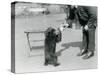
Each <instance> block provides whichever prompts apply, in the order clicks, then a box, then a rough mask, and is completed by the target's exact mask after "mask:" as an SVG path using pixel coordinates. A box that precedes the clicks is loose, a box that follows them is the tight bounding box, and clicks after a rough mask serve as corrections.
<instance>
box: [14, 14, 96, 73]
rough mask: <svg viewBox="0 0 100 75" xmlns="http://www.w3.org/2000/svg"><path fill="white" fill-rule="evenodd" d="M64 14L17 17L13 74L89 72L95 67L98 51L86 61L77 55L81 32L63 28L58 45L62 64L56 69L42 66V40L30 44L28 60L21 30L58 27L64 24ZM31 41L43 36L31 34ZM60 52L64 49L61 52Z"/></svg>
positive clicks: (25, 41)
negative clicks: (82, 70)
mask: <svg viewBox="0 0 100 75" xmlns="http://www.w3.org/2000/svg"><path fill="white" fill-rule="evenodd" d="M64 18H65V14H56V15H47V16H34V17H30V18H29V17H24V18H16V22H15V27H16V29H15V33H16V35H15V44H16V47H15V50H16V54H15V55H16V65H15V66H16V72H17V73H24V72H43V71H59V70H76V69H90V68H92V69H93V68H96V67H97V53H96V52H97V51H95V56H94V57H92V58H91V59H88V60H83V59H82V57H78V56H76V55H77V53H78V52H79V51H80V47H81V41H82V31H81V30H74V29H66V30H65V31H64V32H63V38H62V42H61V43H59V44H57V52H58V55H59V57H58V61H59V63H60V64H61V65H60V66H58V67H54V66H52V65H49V66H44V65H43V64H44V54H43V52H44V41H40V42H37V43H36V42H35V43H31V45H32V46H33V51H32V53H31V57H28V50H29V47H28V44H27V39H26V35H25V33H24V31H26V30H34V29H45V28H47V27H49V26H53V27H55V28H56V27H58V25H59V24H61V23H62V22H64ZM30 37H31V40H32V39H44V36H43V34H37V35H34V34H32V35H30ZM62 49H63V50H62Z"/></svg>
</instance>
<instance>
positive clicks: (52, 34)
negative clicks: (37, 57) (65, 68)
mask: <svg viewBox="0 0 100 75" xmlns="http://www.w3.org/2000/svg"><path fill="white" fill-rule="evenodd" d="M60 41H61V31H60V29H59V28H58V29H57V30H56V29H54V28H52V27H49V28H48V29H47V30H46V31H45V52H44V53H45V63H44V65H45V66H46V65H48V64H51V65H54V66H58V65H60V64H59V63H58V62H57V56H56V43H58V42H60Z"/></svg>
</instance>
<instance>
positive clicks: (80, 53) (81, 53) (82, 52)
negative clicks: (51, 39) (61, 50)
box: [77, 49, 87, 56]
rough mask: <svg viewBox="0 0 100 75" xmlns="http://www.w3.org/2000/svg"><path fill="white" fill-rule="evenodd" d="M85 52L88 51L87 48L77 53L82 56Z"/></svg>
mask: <svg viewBox="0 0 100 75" xmlns="http://www.w3.org/2000/svg"><path fill="white" fill-rule="evenodd" d="M85 53H87V50H84V49H82V50H81V51H80V52H79V53H78V54H77V56H82V55H84V54H85Z"/></svg>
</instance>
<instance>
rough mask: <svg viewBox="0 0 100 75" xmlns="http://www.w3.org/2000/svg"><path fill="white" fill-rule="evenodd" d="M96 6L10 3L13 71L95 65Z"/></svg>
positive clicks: (37, 70) (82, 67) (56, 69)
mask: <svg viewBox="0 0 100 75" xmlns="http://www.w3.org/2000/svg"><path fill="white" fill-rule="evenodd" d="M97 10H98V8H97V7H96V6H81V5H67V4H50V3H33V2H17V1H15V2H12V3H11V35H12V36H11V40H12V41H11V43H12V50H11V71H12V72H13V73H29V72H48V71H68V70H83V69H96V68H97V52H98V51H97V27H98V26H97V19H98V18H97V16H98V15H97Z"/></svg>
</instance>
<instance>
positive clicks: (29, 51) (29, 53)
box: [26, 33, 31, 57]
mask: <svg viewBox="0 0 100 75" xmlns="http://www.w3.org/2000/svg"><path fill="white" fill-rule="evenodd" d="M26 37H27V41H28V46H29V50H28V56H29V57H30V56H31V45H30V40H29V33H26Z"/></svg>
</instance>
